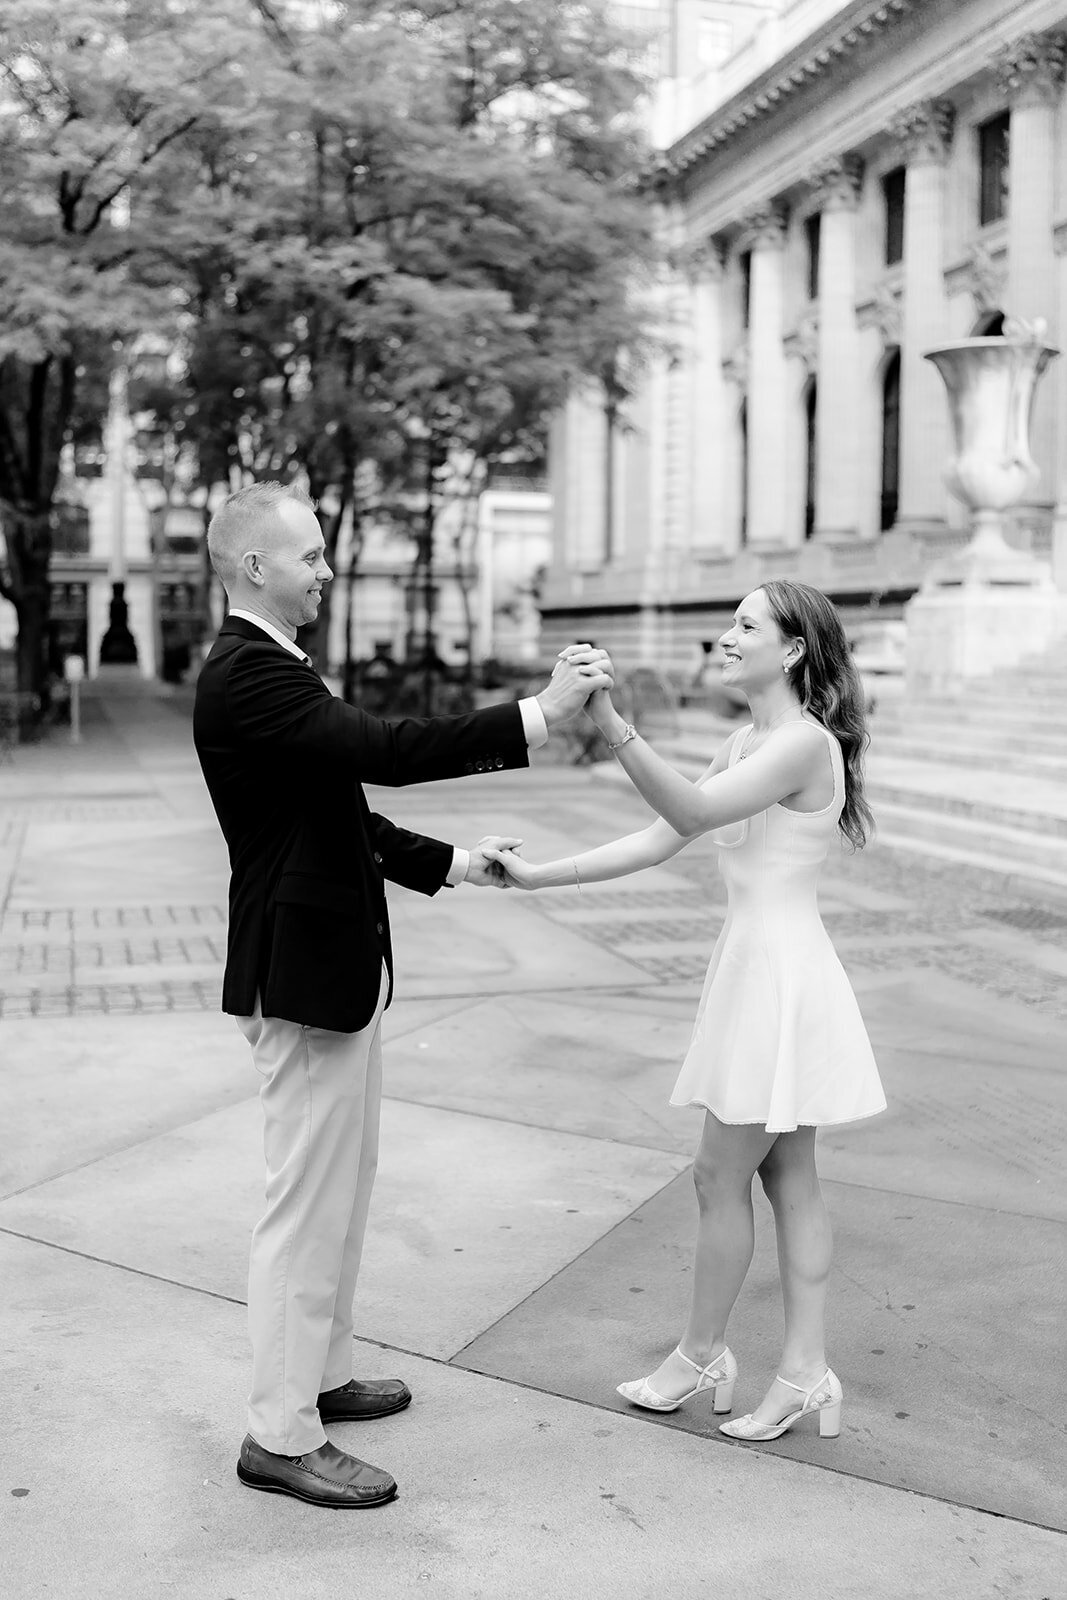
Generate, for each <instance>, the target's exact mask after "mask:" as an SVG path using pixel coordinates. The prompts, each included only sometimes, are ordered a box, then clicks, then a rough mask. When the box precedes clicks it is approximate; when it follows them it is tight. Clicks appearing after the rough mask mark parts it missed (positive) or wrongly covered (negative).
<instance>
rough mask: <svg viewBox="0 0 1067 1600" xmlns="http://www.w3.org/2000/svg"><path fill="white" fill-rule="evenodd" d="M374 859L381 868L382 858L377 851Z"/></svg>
mask: <svg viewBox="0 0 1067 1600" xmlns="http://www.w3.org/2000/svg"><path fill="white" fill-rule="evenodd" d="M374 859H375V861H376V862H377V863H378V865H379V866H381V864H382V858H381V856H380V855H379V854H378V852H377V850H375V852H374Z"/></svg>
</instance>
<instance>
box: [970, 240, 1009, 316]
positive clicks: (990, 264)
mask: <svg viewBox="0 0 1067 1600" xmlns="http://www.w3.org/2000/svg"><path fill="white" fill-rule="evenodd" d="M1006 279H1007V272H1006V270H1005V265H1004V262H1003V260H1000V261H995V260H994V259H993V257H992V256H991V255H990V253H989V251H988V250H987V249H986V247H985V245H984V244H981V243H980V242H978V241H976V242H975V243H974V244H972V245H971V248H970V250H969V251H968V252H967V263H966V283H967V288H968V289H969V290H970V292H971V294H972V295H973V296H974V305H975V310H976V311H992V310H994V309H995V308H996V307H998V306H1000V305H1002V304H1003V296H1004V286H1005V282H1006Z"/></svg>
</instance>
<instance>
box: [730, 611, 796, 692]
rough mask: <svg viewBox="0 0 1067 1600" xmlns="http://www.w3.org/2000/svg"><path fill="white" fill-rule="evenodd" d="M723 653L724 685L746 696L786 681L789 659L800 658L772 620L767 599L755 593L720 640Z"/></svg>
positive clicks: (793, 644)
mask: <svg viewBox="0 0 1067 1600" xmlns="http://www.w3.org/2000/svg"><path fill="white" fill-rule="evenodd" d="M719 648H720V649H721V650H722V653H723V668H722V681H723V683H724V684H729V686H730V688H732V689H741V690H743V691H744V692H745V693H746V694H748V693H751V692H752V691H753V690H756V691H758V690H760V689H765V688H767V687H768V686H769V685H770V684H772V683H776V682H778V681H779V680H781V679H782V678H784V676H785V673H784V671H783V669H784V667H785V663H786V661H787V659H788V661H789V662H790V664H792V662H793V660H794V659H795V657H796V654H797V644H796V641H795V640H793V639H783V638H782V635H781V633H780V632H779V631H778V624H777V623H776V622H775V620H774V618H773V617H772V616H771V612H770V607H769V606H768V604H767V596H766V595H765V594H764V592H763V590H762V589H753V591H752V593H751V594H749V595H746V596H745V598H744V599H743V600H742V602H741V604H740V605H739V606H738V608H737V610H736V611H735V612H734V620H733V623H732V625H731V626H730V627H729V628H727V630H726V632H725V633H724V634H723V635H722V637H721V638H720V640H719Z"/></svg>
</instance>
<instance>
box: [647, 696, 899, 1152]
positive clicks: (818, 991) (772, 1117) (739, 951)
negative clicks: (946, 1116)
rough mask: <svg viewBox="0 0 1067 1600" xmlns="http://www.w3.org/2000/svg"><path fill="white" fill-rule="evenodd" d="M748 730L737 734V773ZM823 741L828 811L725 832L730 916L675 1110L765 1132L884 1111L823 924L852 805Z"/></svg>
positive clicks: (765, 815)
mask: <svg viewBox="0 0 1067 1600" xmlns="http://www.w3.org/2000/svg"><path fill="white" fill-rule="evenodd" d="M812 726H819V725H818V724H812ZM751 731H752V730H751V727H748V728H741V729H740V730H739V731H738V732H737V733H736V734H735V735H734V740H733V744H732V746H731V749H730V756H729V765H730V766H733V765H734V764H735V762H736V761H737V760H738V759H739V757H740V755H741V752H742V750H743V748H744V745H745V741H746V740H747V738H748V736H749V734H750V733H751ZM821 732H823V733H824V734H825V735H826V739H827V742H828V744H829V746H830V761H831V765H832V767H833V774H834V797H833V799H832V801H831V802H830V804H829V805H828V806H827V807H826V808H825V809H824V810H822V811H790V810H789V809H788V808H787V807H785V806H783V805H773V806H771V807H770V809H769V810H768V811H762V812H760V814H759V815H758V816H755V817H750V818H749V819H748V820H747V821H746V822H743V823H739V824H737V825H735V826H734V827H732V828H726V829H722V830H720V831H719V866H720V870H721V872H722V875H723V878H724V879H725V881H726V887H727V891H728V895H729V905H728V910H727V915H726V921H725V923H724V925H723V929H722V932H721V933H720V935H719V938H718V942H717V943H716V945H715V949H714V950H713V952H712V956H711V962H710V964H709V966H708V975H707V978H706V979H705V981H704V992H703V994H702V995H701V999H700V1006H699V1009H698V1011H697V1016H696V1022H695V1024H694V1027H693V1037H692V1041H691V1043H690V1045H689V1050H688V1053H687V1055H686V1058H685V1061H684V1062H683V1063H682V1070H681V1072H680V1074H679V1076H678V1082H677V1083H676V1084H675V1087H674V1092H673V1094H672V1095H671V1105H672V1106H703V1107H705V1108H706V1109H707V1110H709V1111H712V1112H714V1114H715V1116H716V1117H718V1118H719V1120H720V1121H721V1122H730V1123H762V1124H763V1126H764V1127H765V1128H766V1129H767V1132H768V1133H787V1132H790V1131H792V1130H793V1129H794V1128H797V1127H807V1126H811V1125H814V1126H824V1125H825V1124H828V1123H836V1122H853V1121H855V1120H857V1119H858V1118H860V1117H870V1116H873V1115H874V1114H875V1113H876V1112H878V1111H884V1110H885V1095H884V1094H883V1092H882V1084H881V1080H880V1079H879V1076H878V1068H877V1066H876V1065H875V1060H874V1055H873V1053H872V1051H871V1045H870V1040H869V1039H868V1037H867V1030H866V1028H865V1027H864V1025H863V1019H862V1017H861V1016H860V1011H859V1006H858V1005H857V1004H856V997H855V995H854V994H853V992H852V985H851V984H850V983H849V981H848V978H847V976H846V974H845V970H844V968H843V967H842V965H841V962H840V961H839V960H838V957H837V952H836V951H835V950H834V947H833V945H832V944H831V943H830V937H829V935H828V934H827V932H826V929H825V928H824V926H823V922H822V918H821V916H820V915H819V907H818V900H817V893H816V891H817V885H818V880H819V873H820V871H821V869H822V865H823V862H824V861H825V860H826V857H827V855H828V853H829V850H830V846H831V844H834V843H835V842H836V839H837V837H838V830H837V822H838V818H839V817H840V815H841V810H842V807H843V806H844V803H845V770H844V759H843V757H842V755H841V747H840V745H839V744H838V742H837V740H836V739H835V738H834V736H833V734H832V733H830V731H829V730H828V729H826V728H821Z"/></svg>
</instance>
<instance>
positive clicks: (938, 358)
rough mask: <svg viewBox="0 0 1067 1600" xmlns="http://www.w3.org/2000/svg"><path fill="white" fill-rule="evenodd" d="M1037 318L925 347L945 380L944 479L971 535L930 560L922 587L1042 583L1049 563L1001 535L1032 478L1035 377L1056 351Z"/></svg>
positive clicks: (1047, 576)
mask: <svg viewBox="0 0 1067 1600" xmlns="http://www.w3.org/2000/svg"><path fill="white" fill-rule="evenodd" d="M1044 335H1045V324H1044V323H1043V322H1034V323H1023V322H1020V321H1012V320H1011V319H1009V320H1007V321H1006V322H1005V324H1004V336H1003V337H1002V338H981V339H959V340H957V341H956V342H955V343H954V344H946V345H942V346H941V347H940V348H939V349H936V350H927V351H925V356H926V359H927V361H932V362H933V364H934V366H935V367H936V368H937V370H938V372H940V374H941V376H942V378H943V379H944V381H945V387H946V389H947V390H948V401H949V410H950V413H951V418H952V429H953V437H954V442H955V455H954V457H953V459H952V460H951V462H950V463H949V466H948V469H947V471H946V473H945V482H946V483H947V485H948V488H949V490H950V491H951V493H952V494H954V495H955V496H956V498H957V499H958V500H962V501H963V503H964V505H965V506H967V507H969V509H970V511H971V512H972V524H973V530H974V536H973V538H972V539H971V541H970V543H969V544H968V545H967V546H966V547H965V548H964V549H963V550H962V551H960V552H958V553H957V554H955V555H952V556H948V557H946V558H945V559H943V560H941V561H938V562H936V563H935V564H934V565H933V566H932V567H931V569H930V571H929V573H928V574H927V576H926V579H925V581H924V583H923V589H924V591H925V590H928V589H930V588H933V589H941V588H954V587H958V586H961V585H962V586H965V587H976V586H979V587H980V586H982V585H985V584H997V585H1004V584H1006V585H1012V586H1016V585H1017V586H1022V587H1027V588H1032V587H1048V586H1049V585H1051V582H1052V579H1051V575H1050V573H1049V571H1048V569H1047V567H1046V566H1045V565H1044V564H1043V563H1042V562H1040V561H1038V560H1036V559H1035V557H1033V556H1032V555H1030V554H1029V553H1028V552H1026V551H1020V550H1013V549H1012V547H1011V546H1010V545H1009V544H1008V543H1007V541H1006V539H1005V537H1004V512H1005V511H1006V510H1007V509H1008V508H1009V507H1010V506H1015V505H1018V504H1019V502H1020V501H1021V500H1022V499H1024V497H1025V496H1026V495H1027V494H1028V493H1030V492H1031V491H1032V490H1033V489H1034V487H1035V486H1036V484H1037V481H1038V476H1039V473H1038V468H1037V464H1036V463H1035V461H1034V459H1033V457H1032V456H1031V454H1030V420H1031V416H1032V413H1033V408H1034V396H1035V394H1036V392H1037V383H1038V379H1039V378H1040V377H1041V374H1042V373H1043V372H1044V370H1045V368H1046V367H1047V366H1048V364H1049V362H1050V361H1051V360H1052V358H1053V356H1056V355H1058V354H1059V351H1058V350H1056V349H1055V348H1054V347H1053V346H1052V345H1049V344H1046V343H1045V338H1044Z"/></svg>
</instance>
